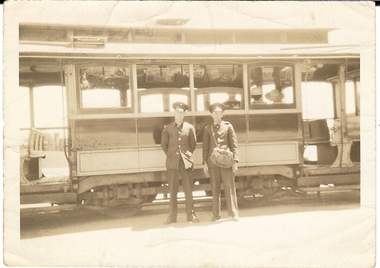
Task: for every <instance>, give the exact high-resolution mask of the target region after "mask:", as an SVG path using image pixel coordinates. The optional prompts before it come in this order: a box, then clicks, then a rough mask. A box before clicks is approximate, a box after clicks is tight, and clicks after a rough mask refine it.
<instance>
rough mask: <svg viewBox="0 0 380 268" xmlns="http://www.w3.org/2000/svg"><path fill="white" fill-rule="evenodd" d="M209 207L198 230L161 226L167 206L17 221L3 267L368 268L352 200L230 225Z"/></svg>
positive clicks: (295, 205)
mask: <svg viewBox="0 0 380 268" xmlns="http://www.w3.org/2000/svg"><path fill="white" fill-rule="evenodd" d="M210 205H211V204H210V202H201V203H196V211H197V215H198V218H199V219H200V223H197V224H195V223H187V222H186V221H185V213H184V205H180V206H179V208H180V209H179V215H178V216H179V217H178V222H177V223H175V224H172V225H164V224H163V221H164V220H165V218H166V215H167V214H166V213H167V209H168V207H167V205H166V204H164V205H158V206H148V207H144V208H143V209H142V210H141V211H140V212H139V213H138V214H136V215H135V216H133V217H129V218H126V217H123V215H122V213H120V214H119V215H117V214H116V215H115V216H113V217H111V216H107V215H99V214H98V213H96V212H94V211H88V210H73V211H65V212H57V213H49V214H40V215H35V216H33V217H31V216H30V215H29V216H23V217H22V219H21V228H20V230H21V231H20V238H21V239H20V240H19V243H16V244H15V245H14V247H11V248H8V249H6V251H5V255H4V257H5V263H6V264H10V265H20V266H30V265H32V266H37V265H38V266H132V267H136V266H139V267H141V266H142V267H148V266H149V267H152V266H154V267H168V266H176V267H178V266H181V267H184V266H185V267H199V266H201V267H371V266H374V265H375V226H374V224H375V221H374V211H373V209H371V208H364V207H360V204H359V198H358V195H357V194H355V193H348V194H347V193H345V194H335V195H331V194H327V195H322V198H321V199H318V198H316V196H312V197H311V198H310V199H308V200H300V201H299V202H298V201H297V202H294V201H287V200H284V201H283V202H281V201H280V202H273V203H267V204H264V205H263V204H261V205H256V206H252V207H250V208H240V211H239V213H240V216H241V219H240V221H239V222H234V221H232V220H231V219H229V218H227V212H226V209H225V208H224V209H223V211H222V214H223V217H224V218H223V219H222V220H220V221H218V222H210V218H211V212H210V210H211V207H210Z"/></svg>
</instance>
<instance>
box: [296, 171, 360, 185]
mask: <svg viewBox="0 0 380 268" xmlns="http://www.w3.org/2000/svg"><path fill="white" fill-rule="evenodd" d="M321 184H334V185H353V184H360V173H354V174H339V175H323V176H308V177H300V178H299V179H298V180H297V185H298V186H300V187H302V186H309V187H310V186H319V185H321Z"/></svg>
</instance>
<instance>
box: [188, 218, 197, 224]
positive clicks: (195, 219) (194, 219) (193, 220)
mask: <svg viewBox="0 0 380 268" xmlns="http://www.w3.org/2000/svg"><path fill="white" fill-rule="evenodd" d="M188 222H193V223H198V222H199V220H198V219H197V218H193V219H192V220H188Z"/></svg>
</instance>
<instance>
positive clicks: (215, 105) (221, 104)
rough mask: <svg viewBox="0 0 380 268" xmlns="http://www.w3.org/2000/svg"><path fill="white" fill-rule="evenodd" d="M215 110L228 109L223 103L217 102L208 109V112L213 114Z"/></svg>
mask: <svg viewBox="0 0 380 268" xmlns="http://www.w3.org/2000/svg"><path fill="white" fill-rule="evenodd" d="M215 109H220V110H222V111H224V110H225V109H226V106H225V105H224V104H223V103H219V102H216V103H213V104H211V105H210V106H209V107H208V110H209V111H210V113H212V112H213V111H214V110H215Z"/></svg>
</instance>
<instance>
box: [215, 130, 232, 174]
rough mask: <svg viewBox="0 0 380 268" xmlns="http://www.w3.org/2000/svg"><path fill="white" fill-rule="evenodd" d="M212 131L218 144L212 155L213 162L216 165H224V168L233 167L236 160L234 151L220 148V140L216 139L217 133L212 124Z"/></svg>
mask: <svg viewBox="0 0 380 268" xmlns="http://www.w3.org/2000/svg"><path fill="white" fill-rule="evenodd" d="M211 131H212V136H213V137H214V140H215V143H216V145H217V147H215V148H214V150H213V151H212V154H211V156H210V161H211V163H213V164H214V165H215V166H218V167H222V168H230V167H232V166H233V164H234V162H235V161H234V156H233V153H232V152H231V151H230V150H229V149H222V148H220V147H219V144H218V142H217V141H216V138H215V133H214V131H213V129H212V126H211Z"/></svg>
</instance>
